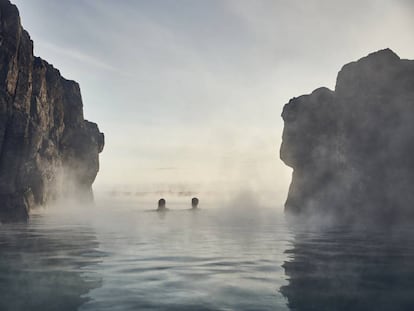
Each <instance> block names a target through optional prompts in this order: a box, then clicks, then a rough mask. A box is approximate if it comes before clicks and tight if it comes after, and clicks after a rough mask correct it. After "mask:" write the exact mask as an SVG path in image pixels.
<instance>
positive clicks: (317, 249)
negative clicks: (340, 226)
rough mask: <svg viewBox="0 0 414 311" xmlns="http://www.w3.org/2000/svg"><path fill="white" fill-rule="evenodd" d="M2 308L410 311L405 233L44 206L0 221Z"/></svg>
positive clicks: (277, 217)
mask: <svg viewBox="0 0 414 311" xmlns="http://www.w3.org/2000/svg"><path fill="white" fill-rule="evenodd" d="M0 255H1V256H0V310H8V311H9V310H11V311H15V310H30V311H37V310H42V311H44V310H59V311H61V310H63V311H66V310H81V311H89V310H108V311H109V310H111V311H113V310H122V311H128V310H180V311H183V310H184V311H185V310H197V311H198V310H237V311H243V310H254V311H260V310H286V311H287V310H289V309H290V310H297V311H308V310H318V311H321V310H414V303H413V301H414V298H413V294H412V293H413V292H414V234H413V231H412V230H399V231H398V232H397V231H393V232H392V233H390V232H381V231H379V232H378V231H377V232H375V231H372V230H371V231H353V232H351V231H349V230H335V231H334V230H326V229H325V230H323V231H315V230H305V229H303V227H302V228H301V230H298V229H297V228H296V227H294V226H288V225H287V224H286V223H285V221H284V217H283V215H282V214H281V213H280V212H278V211H274V210H272V209H260V208H244V209H237V208H235V209H225V208H223V209H202V210H199V211H197V212H191V211H189V210H176V209H175V208H174V209H172V210H171V211H168V212H165V213H156V212H145V211H144V210H139V209H137V208H136V207H135V206H133V205H132V206H127V205H125V206H115V205H114V206H112V205H111V207H108V208H103V207H99V208H96V209H94V210H89V211H87V210H84V209H82V210H80V211H74V212H73V213H72V214H71V213H67V214H60V213H57V214H56V215H54V214H53V213H49V214H47V215H38V216H35V217H33V218H32V220H31V221H30V222H29V223H28V224H19V225H5V226H0Z"/></svg>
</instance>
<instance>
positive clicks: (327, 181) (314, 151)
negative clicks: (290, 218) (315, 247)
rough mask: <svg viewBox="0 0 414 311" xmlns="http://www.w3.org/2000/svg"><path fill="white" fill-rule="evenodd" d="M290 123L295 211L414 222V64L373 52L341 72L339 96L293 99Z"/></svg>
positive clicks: (285, 153)
mask: <svg viewBox="0 0 414 311" xmlns="http://www.w3.org/2000/svg"><path fill="white" fill-rule="evenodd" d="M282 117H283V120H284V122H285V127H284V131H283V142H282V146H281V150H280V156H281V159H282V160H283V161H284V162H285V163H286V164H287V165H288V166H290V167H292V168H293V175H292V183H291V185H290V189H289V194H288V198H287V201H286V204H285V210H286V211H287V212H290V213H292V214H300V215H306V216H310V215H324V216H329V217H330V216H332V217H335V218H336V219H341V220H345V221H355V220H357V219H358V220H370V221H371V220H375V221H376V220H381V221H386V222H399V221H401V220H414V61H411V60H402V59H400V58H399V57H398V56H397V55H396V54H395V53H394V52H393V51H391V50H389V49H385V50H381V51H378V52H375V53H372V54H370V55H368V56H367V57H364V58H362V59H360V60H358V61H357V62H353V63H350V64H347V65H345V66H344V67H343V68H342V69H341V71H340V72H339V74H338V77H337V81H336V86H335V91H331V90H329V89H327V88H320V89H317V90H315V91H314V92H313V93H312V94H310V95H304V96H300V97H297V98H293V99H291V100H290V101H289V103H288V104H286V105H285V107H284V108H283V113H282Z"/></svg>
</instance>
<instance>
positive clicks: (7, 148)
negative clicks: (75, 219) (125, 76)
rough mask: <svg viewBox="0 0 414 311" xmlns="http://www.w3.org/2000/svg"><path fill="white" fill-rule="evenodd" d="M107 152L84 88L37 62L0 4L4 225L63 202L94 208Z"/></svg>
mask: <svg viewBox="0 0 414 311" xmlns="http://www.w3.org/2000/svg"><path fill="white" fill-rule="evenodd" d="M103 146H104V135H103V133H100V132H99V129H98V126H97V125H96V124H95V123H92V122H89V121H87V120H85V119H84V117H83V104H82V98H81V94H80V89H79V85H78V84H77V83H76V82H74V81H70V80H66V79H64V78H63V77H62V76H61V75H60V73H59V71H58V70H57V69H55V68H53V66H52V65H50V64H48V63H47V62H46V61H44V60H42V59H41V58H39V57H34V56H33V42H32V41H31V39H30V36H29V34H28V33H27V32H26V31H25V30H24V29H23V28H22V26H21V23H20V17H19V12H18V10H17V8H16V6H14V5H13V4H11V3H10V1H8V0H0V222H10V221H20V220H25V219H27V218H28V216H29V212H30V210H31V209H33V208H35V207H36V206H42V205H46V204H47V203H50V202H51V201H53V200H56V199H57V198H59V197H61V196H65V195H72V194H75V193H76V196H77V197H78V198H81V199H82V200H86V201H90V200H92V199H93V194H92V183H93V181H94V180H95V177H96V175H97V172H98V170H99V158H98V154H99V153H100V152H101V151H102V149H103Z"/></svg>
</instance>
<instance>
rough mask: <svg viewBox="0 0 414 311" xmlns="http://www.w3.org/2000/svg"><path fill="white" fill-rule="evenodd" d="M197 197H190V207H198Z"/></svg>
mask: <svg viewBox="0 0 414 311" xmlns="http://www.w3.org/2000/svg"><path fill="white" fill-rule="evenodd" d="M198 202H199V201H198V199H197V198H192V199H191V208H192V209H196V208H197V207H198Z"/></svg>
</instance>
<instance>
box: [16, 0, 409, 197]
mask: <svg viewBox="0 0 414 311" xmlns="http://www.w3.org/2000/svg"><path fill="white" fill-rule="evenodd" d="M12 1H13V3H15V4H16V5H17V6H18V8H19V10H20V14H21V17H22V23H23V26H24V28H25V29H26V30H28V31H29V33H30V35H31V37H32V39H33V41H34V47H35V48H34V49H35V54H36V55H37V56H41V57H42V58H44V59H45V60H47V61H48V62H49V63H51V64H53V65H54V66H55V67H56V68H58V69H59V70H60V71H61V73H62V75H63V76H64V77H65V78H68V79H72V80H76V81H77V82H79V83H80V86H81V91H82V97H83V102H84V112H85V117H86V118H87V119H89V120H91V121H94V122H97V123H98V124H99V127H100V129H101V131H103V132H104V133H105V137H106V146H105V149H104V152H103V153H102V154H101V171H100V173H99V174H98V177H97V180H96V182H95V185H94V188H95V190H97V191H98V192H99V191H100V190H112V189H119V188H122V189H129V190H131V191H146V190H165V189H167V188H169V187H170V188H172V189H181V190H188V191H196V192H197V191H203V190H206V189H209V190H214V189H216V188H217V189H218V190H220V191H225V189H232V190H231V191H234V190H235V189H250V190H254V191H256V192H257V193H258V194H261V193H262V194H263V195H265V193H266V195H269V194H270V197H272V198H274V200H276V201H278V202H279V201H280V202H281V203H283V201H284V200H285V197H286V195H287V188H288V186H289V182H290V174H291V171H290V169H288V168H287V167H285V166H284V164H283V163H282V162H281V161H280V160H279V145H280V139H281V135H282V130H283V121H282V119H281V117H280V114H281V111H282V108H283V105H284V104H285V103H287V102H288V101H289V99H290V98H292V97H294V96H300V95H302V94H307V93H310V92H311V91H312V90H314V89H315V88H318V87H320V86H326V87H329V88H331V89H333V88H334V85H335V79H336V74H337V72H338V71H339V70H340V68H341V67H342V65H344V64H345V63H348V62H350V61H354V60H357V59H359V58H361V57H363V56H365V55H367V54H368V53H370V52H373V51H376V50H379V49H383V48H387V47H389V48H391V49H393V50H394V51H395V52H396V53H397V54H398V55H399V56H400V57H402V58H410V59H414V33H413V30H414V1H410V0H395V1H391V0H390V1H385V0H366V1H364V0H359V1H356V0H352V1H322V0H318V1H312V0H311V1H304V0H303V1H296V0H273V1H272V0H267V1H261V0H220V1H218V0H204V1H201V0H163V1H161V0H146V1H138V0H136V1H135V0H134V1H133V0H124V1H122V0H118V1H115V0H71V1H58V0H12ZM229 191H230V190H229Z"/></svg>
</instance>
